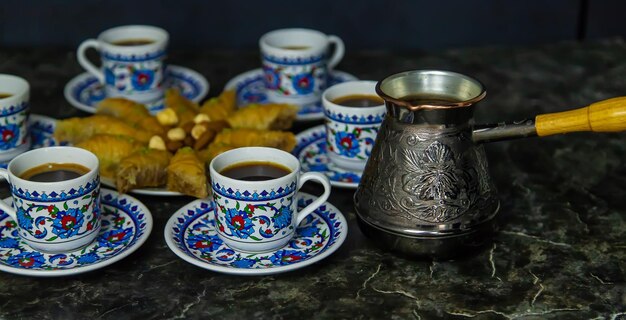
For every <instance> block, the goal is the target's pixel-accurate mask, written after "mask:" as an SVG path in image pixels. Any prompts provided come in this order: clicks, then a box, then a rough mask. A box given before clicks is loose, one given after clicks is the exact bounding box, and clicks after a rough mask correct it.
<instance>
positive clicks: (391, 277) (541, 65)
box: [0, 39, 626, 319]
mask: <svg viewBox="0 0 626 320" xmlns="http://www.w3.org/2000/svg"><path fill="white" fill-rule="evenodd" d="M169 59H170V63H172V64H178V65H183V66H187V67H191V68H193V69H195V70H197V71H198V72H200V73H202V74H204V75H205V76H206V77H207V79H208V80H209V81H210V83H211V93H210V95H211V96H213V95H216V94H217V93H218V91H219V90H221V88H222V87H223V85H224V84H225V83H226V81H228V80H229V79H230V78H232V77H233V76H235V75H237V74H239V73H241V72H244V71H246V70H249V69H253V68H256V67H257V65H258V57H257V53H256V52H243V53H242V52H212V51H208V50H207V51H199V52H191V51H174V52H171V53H170V55H169ZM424 68H438V69H448V70H454V71H458V72H462V73H466V74H469V75H472V76H474V77H476V78H478V79H479V80H481V81H482V82H483V83H484V84H485V85H486V87H487V89H488V94H487V98H486V100H485V101H484V102H482V103H481V104H480V105H479V106H478V107H477V111H476V116H475V119H476V123H487V122H499V121H512V120H521V119H526V118H531V117H533V116H534V115H536V114H540V113H546V112H556V111H563V110H567V109H571V108H576V107H582V106H585V105H587V104H589V103H592V102H594V101H597V100H601V99H605V98H609V97H613V96H618V95H625V93H626V44H625V43H624V42H623V41H621V40H619V39H610V40H606V41H602V42H594V43H584V44H580V43H558V44H551V45H543V46H536V47H519V48H511V47H485V48H475V49H462V50H453V51H446V52H442V53H438V54H424V53H420V52H414V53H402V54H396V53H385V52H358V53H348V55H347V56H346V57H345V58H344V61H343V62H342V63H341V64H340V65H339V67H338V69H340V70H344V71H347V72H350V73H353V74H355V75H356V76H358V77H359V78H361V79H373V80H379V79H382V78H383V77H384V76H386V75H388V74H391V73H395V72H399V71H403V70H409V69H424ZM80 72H82V70H81V69H80V67H79V66H78V63H77V62H76V59H75V54H74V53H73V52H72V50H64V49H10V50H6V49H3V50H2V51H0V73H11V74H16V75H20V76H22V77H24V78H26V79H27V80H29V82H30V83H31V92H32V94H31V104H32V108H33V112H34V113H39V114H45V115H49V116H53V117H56V118H66V117H70V116H78V115H82V116H84V115H86V114H85V113H82V112H81V111H78V110H76V109H74V108H73V107H71V106H70V105H69V104H68V103H67V102H66V101H65V99H64V98H63V86H64V85H65V83H67V81H68V80H70V79H71V78H72V77H73V76H75V75H76V74H78V73H80ZM320 123H321V122H315V123H308V124H304V125H298V126H297V127H296V128H295V130H296V131H301V130H303V129H304V128H306V127H310V126H312V125H317V124H320ZM486 151H487V156H488V160H489V165H490V171H491V174H492V178H493V179H494V181H495V184H496V186H497V187H498V189H499V194H500V198H501V201H502V207H501V210H500V214H499V215H498V223H499V227H500V231H499V232H498V233H497V234H496V235H495V237H494V241H493V244H492V245H490V246H489V247H487V248H486V249H485V250H483V251H481V252H478V253H476V254H475V255H472V256H471V257H467V258H464V259H460V260H456V261H430V260H408V259H404V258H401V257H398V256H395V255H393V254H391V253H388V252H386V251H384V250H381V249H379V248H378V247H376V246H375V245H374V244H373V242H371V241H370V240H368V239H367V238H365V237H364V236H363V235H362V233H361V231H360V230H359V228H358V226H357V224H356V220H355V214H354V209H353V206H352V201H351V198H352V192H353V191H351V190H342V189H337V188H335V189H333V194H332V196H331V198H330V200H329V201H330V202H331V203H332V204H334V205H335V206H337V207H338V208H339V209H340V210H341V211H342V212H343V213H344V215H345V216H346V218H347V219H348V221H349V228H350V229H349V234H348V238H347V240H346V242H345V243H344V245H343V246H342V247H341V248H340V249H339V250H338V251H337V252H335V253H334V254H333V255H331V256H330V257H329V258H327V259H325V260H323V261H321V262H319V263H317V264H315V265H312V266H309V267H306V268H303V269H300V270H297V271H293V272H289V273H284V274H279V275H273V276H263V277H237V276H230V275H223V274H219V273H215V272H211V271H207V270H204V269H201V268H198V267H195V266H193V265H191V264H189V263H187V262H185V261H183V260H181V259H179V258H177V257H176V256H175V255H174V254H173V253H172V252H171V251H170V250H169V249H168V247H167V246H166V245H165V241H164V238H163V229H164V227H165V223H166V222H167V219H168V218H169V216H170V215H171V214H172V213H173V212H174V211H175V210H176V209H178V208H180V207H181V206H183V205H184V204H186V203H187V202H189V201H191V200H192V199H191V198H158V197H148V196H136V197H137V198H138V199H140V200H141V201H142V202H144V203H145V204H146V205H147V206H148V207H149V209H150V210H151V211H152V214H153V216H154V219H155V223H154V228H153V231H152V235H151V236H150V238H149V239H148V241H147V242H146V243H145V244H144V245H143V246H142V247H141V248H140V249H139V250H138V251H136V252H135V253H133V254H132V255H130V256H129V257H127V258H126V259H124V260H122V261H120V262H117V263H115V264H113V265H111V266H109V267H107V268H104V269H101V270H98V271H94V272H90V273H86V274H82V275H76V276H70V277H63V278H50V279H48V278H29V277H24V276H18V275H13V274H7V273H1V274H0V318H4V319H26V318H37V319H134V318H141V319H194V318H197V319H206V318H224V319H243V318H254V319H257V318H258V319H294V318H321V319H466V318H473V319H522V318H523V319H626V293H625V288H626V286H625V279H626V275H625V272H626V225H625V222H624V220H625V219H626V201H625V200H624V199H625V195H626V194H625V192H626V191H625V186H626V162H625V160H626V134H625V133H613V134H591V133H576V134H570V135H567V136H556V137H549V138H531V139H524V140H516V141H507V142H498V143H492V144H488V145H487V146H486ZM2 191H3V193H2V195H4V196H6V195H8V192H7V188H6V184H3V189H2ZM307 191H309V192H313V193H316V192H317V193H319V192H320V190H317V189H316V188H315V187H308V188H307Z"/></svg>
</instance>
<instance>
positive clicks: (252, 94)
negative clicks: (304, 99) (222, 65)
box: [224, 68, 358, 121]
mask: <svg viewBox="0 0 626 320" xmlns="http://www.w3.org/2000/svg"><path fill="white" fill-rule="evenodd" d="M353 80H358V79H357V78H356V77H355V76H353V75H351V74H349V73H347V72H343V71H337V70H334V71H330V72H329V83H328V86H329V87H330V86H332V85H335V84H338V83H342V82H346V81H353ZM229 89H235V90H236V91H237V103H238V104H239V105H246V104H250V103H263V102H268V98H267V95H266V94H265V84H263V70H262V69H260V68H259V69H254V70H250V71H248V72H244V73H242V74H240V75H238V76H236V77H234V78H233V79H231V80H230V81H228V83H226V86H224V90H229ZM323 118H324V109H323V107H322V102H321V101H319V102H316V103H311V104H306V105H303V106H301V108H300V110H299V111H298V114H297V115H296V120H298V121H312V120H320V119H323Z"/></svg>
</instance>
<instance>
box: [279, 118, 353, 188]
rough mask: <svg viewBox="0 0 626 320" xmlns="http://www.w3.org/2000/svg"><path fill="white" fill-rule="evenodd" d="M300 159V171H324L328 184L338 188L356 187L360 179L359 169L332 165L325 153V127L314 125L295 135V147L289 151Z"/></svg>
mask: <svg viewBox="0 0 626 320" xmlns="http://www.w3.org/2000/svg"><path fill="white" fill-rule="evenodd" d="M291 153H292V154H293V155H294V156H296V158H298V159H299V160H300V165H301V168H302V172H321V173H324V174H325V175H326V176H327V177H328V179H330V184H331V185H332V186H334V187H339V188H350V189H356V187H358V186H359V182H360V181H361V174H362V172H361V171H351V170H346V169H343V168H339V167H337V166H336V165H334V164H333V163H332V162H331V161H330V158H329V157H328V155H327V153H326V129H325V127H324V125H319V126H315V127H313V128H310V129H308V130H305V131H302V132H300V133H299V134H298V135H297V136H296V147H295V148H294V149H293V151H292V152H291Z"/></svg>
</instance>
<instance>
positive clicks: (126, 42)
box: [111, 39, 154, 47]
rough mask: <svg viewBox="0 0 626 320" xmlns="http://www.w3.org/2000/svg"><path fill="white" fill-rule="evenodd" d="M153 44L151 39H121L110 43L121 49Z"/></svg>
mask: <svg viewBox="0 0 626 320" xmlns="http://www.w3.org/2000/svg"><path fill="white" fill-rule="evenodd" d="M151 43H154V40H152V39H123V40H117V41H113V42H111V44H113V45H116V46H123V47H132V46H143V45H146V44H151Z"/></svg>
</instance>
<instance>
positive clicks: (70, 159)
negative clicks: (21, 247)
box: [0, 147, 101, 252]
mask: <svg viewBox="0 0 626 320" xmlns="http://www.w3.org/2000/svg"><path fill="white" fill-rule="evenodd" d="M48 163H75V164H79V165H82V166H83V167H85V168H87V169H89V171H88V172H87V173H85V174H83V175H81V176H79V177H77V178H74V179H69V180H63V181H55V182H36V181H30V180H26V179H23V178H20V176H21V175H22V174H23V173H24V172H26V171H27V170H29V169H32V168H35V167H37V166H40V165H44V164H48ZM0 176H2V177H3V178H4V179H6V180H7V181H8V182H9V185H10V189H11V196H12V199H13V207H11V206H10V205H7V204H6V203H4V202H3V201H0V209H2V211H4V213H6V214H8V215H9V216H10V217H11V219H13V221H15V222H16V223H17V229H18V234H19V236H20V237H21V238H22V239H23V240H24V241H25V242H26V243H27V244H28V245H30V246H31V247H32V248H34V249H37V250H41V251H44V252H69V251H72V250H75V249H77V248H80V247H83V246H85V245H88V244H90V243H91V242H92V241H94V239H95V238H96V236H97V235H98V232H99V231H100V222H101V212H100V175H99V173H98V158H97V157H96V156H95V155H94V154H93V153H91V152H89V151H87V150H85V149H80V148H75V147H46V148H41V149H35V150H31V151H28V152H25V153H22V154H21V155H18V156H17V157H15V158H14V159H13V160H11V162H9V166H8V168H7V169H0Z"/></svg>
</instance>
